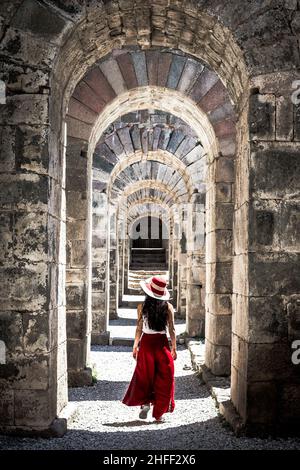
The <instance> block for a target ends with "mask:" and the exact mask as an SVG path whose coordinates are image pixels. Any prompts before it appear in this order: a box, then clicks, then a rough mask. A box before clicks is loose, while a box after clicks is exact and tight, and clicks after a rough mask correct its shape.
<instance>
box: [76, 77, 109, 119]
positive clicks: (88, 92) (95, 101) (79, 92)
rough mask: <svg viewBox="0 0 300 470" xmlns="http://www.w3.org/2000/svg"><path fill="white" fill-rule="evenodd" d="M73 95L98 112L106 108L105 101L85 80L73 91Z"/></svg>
mask: <svg viewBox="0 0 300 470" xmlns="http://www.w3.org/2000/svg"><path fill="white" fill-rule="evenodd" d="M73 97H74V98H76V99H77V100H78V101H80V102H81V103H83V104H85V105H86V106H88V107H89V108H90V109H92V110H93V111H95V112H96V113H100V112H101V111H102V109H103V108H104V102H103V101H102V100H101V98H100V97H99V96H98V95H97V94H96V93H95V92H94V91H93V90H92V88H91V87H89V85H88V84H87V83H85V82H84V81H82V82H80V83H79V84H78V85H77V87H76V88H75V91H74V93H73Z"/></svg>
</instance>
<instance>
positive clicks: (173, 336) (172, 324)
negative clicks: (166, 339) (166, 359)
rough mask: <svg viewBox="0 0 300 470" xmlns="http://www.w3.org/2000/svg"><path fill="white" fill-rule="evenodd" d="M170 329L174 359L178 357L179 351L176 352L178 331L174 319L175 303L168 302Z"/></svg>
mask: <svg viewBox="0 0 300 470" xmlns="http://www.w3.org/2000/svg"><path fill="white" fill-rule="evenodd" d="M168 307H169V309H168V330H169V335H170V338H171V343H172V350H171V354H172V357H173V359H176V358H177V353H176V331H175V321H174V308H173V305H172V304H170V303H168Z"/></svg>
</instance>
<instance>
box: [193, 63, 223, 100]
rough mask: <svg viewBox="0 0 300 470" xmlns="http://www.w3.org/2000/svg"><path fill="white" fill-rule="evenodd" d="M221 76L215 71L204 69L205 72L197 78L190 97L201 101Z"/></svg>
mask: <svg viewBox="0 0 300 470" xmlns="http://www.w3.org/2000/svg"><path fill="white" fill-rule="evenodd" d="M218 80H219V77H218V76H217V74H216V73H215V72H212V71H211V70H208V69H206V68H205V69H204V70H203V72H202V73H201V74H200V75H199V77H198V78H197V80H196V82H195V84H194V86H193V88H192V89H191V91H190V93H189V97H190V98H191V99H192V100H193V101H195V102H196V103H199V101H200V100H201V98H202V97H203V96H204V95H206V93H207V92H208V91H209V90H210V89H211V88H212V87H213V86H214V85H215V84H216V83H217V81H218Z"/></svg>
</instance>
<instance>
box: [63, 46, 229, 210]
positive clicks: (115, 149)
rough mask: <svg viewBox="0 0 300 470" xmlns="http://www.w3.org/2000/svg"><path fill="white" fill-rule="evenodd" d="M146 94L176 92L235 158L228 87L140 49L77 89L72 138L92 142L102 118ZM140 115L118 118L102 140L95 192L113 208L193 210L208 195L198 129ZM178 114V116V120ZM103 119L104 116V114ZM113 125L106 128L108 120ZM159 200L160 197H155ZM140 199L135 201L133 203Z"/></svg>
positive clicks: (194, 64) (184, 63)
mask: <svg viewBox="0 0 300 470" xmlns="http://www.w3.org/2000/svg"><path fill="white" fill-rule="evenodd" d="M140 87H143V88H145V87H146V88H147V87H149V89H150V88H151V87H157V88H159V89H161V90H162V91H164V90H175V91H176V92H177V93H179V94H180V96H182V99H184V100H187V102H189V100H190V102H191V103H192V102H193V103H194V104H196V106H197V107H198V108H199V109H200V110H201V112H203V113H205V114H206V116H207V118H208V120H209V122H210V125H211V126H212V128H213V129H214V132H215V135H216V137H217V138H218V141H219V143H220V150H221V151H222V149H223V148H224V149H225V152H228V154H230V156H231V153H232V152H234V148H235V145H234V142H235V112H234V108H233V105H232V104H231V101H230V98H229V95H228V93H227V91H226V88H225V87H224V85H223V83H222V82H221V80H220V79H219V77H218V76H217V75H216V73H215V72H213V71H211V70H210V69H209V68H208V67H207V66H206V65H205V64H203V63H202V62H201V61H199V60H196V59H195V58H192V57H191V56H188V55H187V54H184V53H182V52H180V51H177V50H169V49H162V48H157V49H152V50H146V51H143V50H141V49H140V48H138V47H129V48H123V49H120V50H115V51H113V52H112V53H111V54H110V55H109V56H106V57H104V58H103V59H101V60H100V61H98V62H97V63H96V64H95V65H94V66H93V67H92V68H91V69H90V70H89V72H88V73H87V74H86V75H85V76H84V77H83V78H82V80H81V81H80V82H79V83H78V85H77V86H76V88H75V90H74V93H73V96H72V98H71V101H70V104H69V109H68V129H69V135H70V136H74V137H77V133H78V132H79V135H78V137H80V135H81V132H82V135H84V136H88V135H89V133H92V129H93V128H94V129H95V128H97V123H98V122H99V118H100V119H101V115H102V112H103V111H104V110H105V112H107V109H110V106H111V103H113V102H114V101H116V103H118V97H121V96H125V94H126V93H128V92H129V95H128V98H126V99H128V100H129V101H130V100H131V99H133V102H134V95H131V91H132V92H136V90H138V89H139V88H140ZM145 105H146V106H145V108H146V109H144V108H142V109H141V108H136V109H134V105H131V109H132V111H131V112H130V113H128V114H125V115H123V116H122V115H119V116H118V117H117V119H116V118H115V114H116V113H117V111H116V109H117V110H118V106H117V104H116V106H117V107H116V109H115V111H114V113H115V114H114V119H112V120H111V121H110V120H109V119H108V121H109V123H110V124H109V126H108V128H107V129H106V130H105V131H104V132H103V130H102V131H101V132H102V135H99V136H98V143H97V144H96V147H95V152H94V156H93V185H94V187H95V188H96V187H97V189H98V190H99V189H100V190H102V191H105V192H108V195H109V197H110V200H112V201H115V202H121V203H122V204H123V205H124V201H125V200H126V201H127V203H128V202H129V198H131V199H133V198H134V199H135V201H136V200H137V199H139V198H141V200H142V199H143V200H146V199H147V200H148V202H147V204H150V201H152V205H153V204H154V203H157V202H158V201H159V200H160V201H161V202H162V203H168V204H169V205H171V204H176V203H178V202H179V201H180V202H183V201H184V202H187V201H188V200H189V198H190V196H191V194H192V193H193V192H194V191H195V190H196V191H198V192H200V193H203V194H204V193H205V177H206V158H205V157H206V153H205V150H204V148H203V145H202V143H201V141H200V140H199V136H198V135H197V133H196V130H195V129H194V128H191V126H189V125H188V124H187V123H186V122H185V121H184V116H182V118H181V119H180V118H179V117H178V116H179V115H180V110H177V113H175V114H176V116H175V115H174V114H172V113H171V112H166V110H165V109H164V111H162V110H161V109H152V106H151V103H150V102H149V105H148V108H147V103H146V102H145ZM178 111H179V112H178ZM103 114H105V113H103ZM105 122H107V120H105ZM151 191H152V192H154V195H153V194H152V193H151ZM133 195H134V196H133Z"/></svg>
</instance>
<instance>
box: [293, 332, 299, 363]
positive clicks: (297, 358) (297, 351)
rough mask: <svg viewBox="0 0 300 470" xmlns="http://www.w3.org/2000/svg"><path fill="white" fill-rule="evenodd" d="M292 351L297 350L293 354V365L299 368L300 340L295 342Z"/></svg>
mask: <svg viewBox="0 0 300 470" xmlns="http://www.w3.org/2000/svg"><path fill="white" fill-rule="evenodd" d="M292 349H295V351H294V352H293V354H292V363H293V364H294V365H295V366H298V365H299V364H300V339H296V340H295V341H293V343H292Z"/></svg>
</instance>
